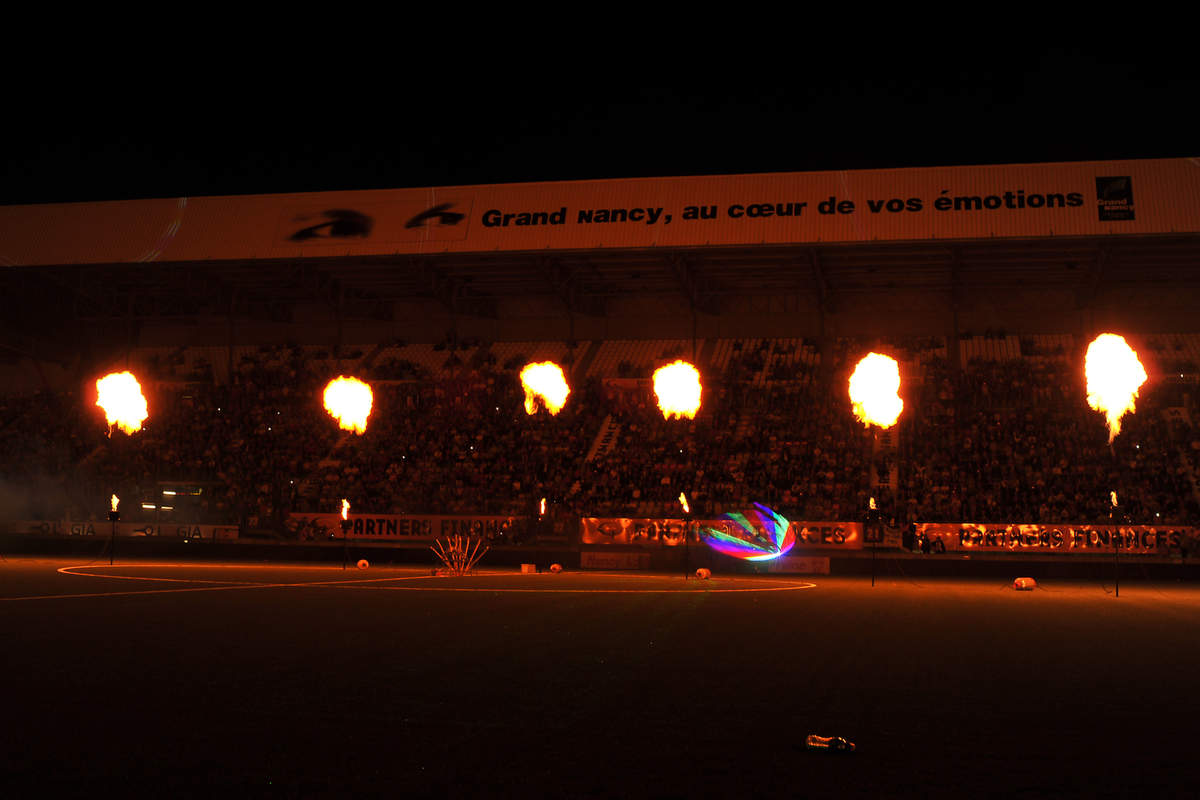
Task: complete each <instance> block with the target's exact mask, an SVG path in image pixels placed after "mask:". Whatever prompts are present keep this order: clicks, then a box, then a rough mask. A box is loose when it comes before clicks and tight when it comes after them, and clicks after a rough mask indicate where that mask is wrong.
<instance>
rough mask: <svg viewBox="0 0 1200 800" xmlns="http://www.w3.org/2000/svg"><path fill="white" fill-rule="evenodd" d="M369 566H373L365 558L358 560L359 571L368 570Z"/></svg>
mask: <svg viewBox="0 0 1200 800" xmlns="http://www.w3.org/2000/svg"><path fill="white" fill-rule="evenodd" d="M369 566H371V564H370V562H368V561H367V560H366V559H365V558H360V559H359V560H358V568H359V569H366V568H367V567H369Z"/></svg>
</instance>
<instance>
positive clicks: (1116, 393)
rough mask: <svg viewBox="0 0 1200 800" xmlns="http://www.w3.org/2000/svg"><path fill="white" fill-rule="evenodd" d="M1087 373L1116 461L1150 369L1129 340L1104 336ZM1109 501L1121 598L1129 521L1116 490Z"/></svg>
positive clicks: (1093, 348) (1092, 349) (1086, 363)
mask: <svg viewBox="0 0 1200 800" xmlns="http://www.w3.org/2000/svg"><path fill="white" fill-rule="evenodd" d="M1083 371H1084V375H1085V376H1086V377H1087V401H1088V405H1089V406H1091V407H1092V408H1093V409H1095V410H1096V411H1099V412H1100V413H1101V414H1104V421H1105V424H1106V425H1107V426H1108V451H1109V453H1110V454H1111V455H1112V457H1113V459H1114V460H1115V459H1116V457H1117V454H1116V452H1115V451H1114V450H1113V440H1114V439H1116V438H1117V435H1118V434H1119V433H1120V432H1121V417H1123V416H1125V414H1126V413H1130V414H1132V413H1134V411H1135V410H1136V409H1135V408H1134V401H1136V400H1137V396H1138V390H1139V389H1141V387H1142V384H1144V383H1145V382H1146V368H1145V367H1143V366H1142V362H1141V360H1139V359H1138V355H1137V351H1135V350H1134V349H1133V348H1132V347H1130V346H1129V343H1128V342H1126V341H1125V337H1123V336H1118V335H1117V334H1115V333H1102V334H1100V335H1099V336H1097V337H1096V338H1095V339H1093V340H1092V343H1091V344H1090V345H1088V349H1087V353H1086V354H1085V355H1084V358H1083ZM1109 501H1110V502H1111V504H1112V509H1111V511H1110V512H1109V516H1110V517H1111V519H1112V522H1113V525H1114V528H1115V530H1114V531H1113V532H1112V533H1110V534H1109V538H1110V541H1111V542H1112V547H1113V585H1114V589H1115V591H1114V594H1115V596H1116V597H1120V596H1121V574H1120V556H1119V554H1120V550H1121V538H1122V535H1123V534H1122V533H1121V523H1122V522H1124V521H1125V520H1124V515H1123V514H1122V513H1120V511H1119V510H1118V509H1119V506H1118V505H1117V492H1116V490H1113V491H1110V492H1109Z"/></svg>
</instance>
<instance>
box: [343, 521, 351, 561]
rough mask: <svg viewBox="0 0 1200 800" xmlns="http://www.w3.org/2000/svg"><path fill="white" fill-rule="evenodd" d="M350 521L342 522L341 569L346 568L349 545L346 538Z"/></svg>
mask: <svg viewBox="0 0 1200 800" xmlns="http://www.w3.org/2000/svg"><path fill="white" fill-rule="evenodd" d="M350 525H351V523H350V520H348V519H344V520H342V569H345V568H346V561H347V559H348V557H349V545H348V544H347V537H348V536H349V535H350Z"/></svg>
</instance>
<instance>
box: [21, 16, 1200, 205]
mask: <svg viewBox="0 0 1200 800" xmlns="http://www.w3.org/2000/svg"><path fill="white" fill-rule="evenodd" d="M610 55H612V54H610ZM550 61H552V59H551V60H550ZM550 61H547V60H537V59H531V58H529V57H528V55H527V56H526V57H524V58H518V59H514V61H513V62H512V65H511V67H512V68H511V69H508V67H509V66H510V65H508V64H501V63H498V62H495V61H486V60H485V62H479V63H477V62H472V61H469V60H464V59H463V58H462V57H461V54H458V55H455V56H453V57H448V58H446V59H445V60H444V61H441V60H438V59H430V58H423V59H416V58H410V59H406V60H403V61H399V62H397V63H396V64H393V65H390V66H389V67H388V69H387V70H386V71H385V70H382V69H381V68H380V63H379V62H371V63H370V64H368V65H367V66H365V67H360V68H357V69H354V68H351V67H337V68H335V67H327V68H326V67H318V68H307V69H306V68H301V67H296V66H291V67H283V66H278V65H276V66H274V67H270V68H268V67H267V66H266V65H262V66H260V68H259V69H258V70H257V71H255V72H253V73H249V74H248V75H247V74H241V75H236V76H234V75H232V74H224V73H213V74H209V72H211V71H209V72H205V71H202V70H194V71H189V70H186V69H174V68H172V69H170V70H163V69H161V68H159V69H154V70H146V69H138V68H136V65H134V64H131V65H129V67H128V68H127V69H123V68H114V70H99V71H97V72H96V73H95V74H90V73H85V74H84V75H82V76H81V77H80V78H79V79H78V80H77V81H75V82H74V83H71V84H69V85H55V86H50V85H47V84H43V83H38V82H31V83H18V84H16V85H12V86H10V87H9V89H8V93H9V97H10V99H11V100H15V103H16V105H15V106H10V107H16V108H19V109H21V111H20V113H19V114H17V115H15V116H14V117H13V120H11V121H10V124H9V126H8V128H7V129H6V130H5V132H4V135H5V139H6V147H4V149H3V156H2V159H3V160H2V162H0V171H2V172H0V203H6V204H8V203H44V202H68V201H79V200H118V199H129V198H139V197H176V196H202V195H220V194H247V193H276V192H300V191H324V190H339V189H375V188H404V187H413V186H444V185H458V184H479V183H497V182H499V183H507V182H527V181H544V180H572V179H588V178H622V177H655V176H674V175H706V174H725V173H749V172H789V171H810V170H826V169H867V168H885V167H907V166H938V165H959V164H996V163H1022V162H1040V161H1080V160H1096V159H1116V158H1154V157H1179V156H1195V155H1200V152H1197V151H1198V150H1200V147H1197V146H1196V144H1195V141H1196V137H1195V134H1194V124H1193V122H1192V121H1191V117H1192V115H1193V112H1194V106H1195V100H1196V98H1197V97H1200V78H1198V76H1200V70H1198V69H1197V67H1196V66H1195V63H1194V60H1193V59H1192V58H1191V56H1190V54H1189V51H1188V50H1185V49H1183V48H1173V47H1171V46H1169V44H1165V45H1164V46H1162V47H1161V48H1157V49H1156V48H1151V50H1150V51H1149V54H1148V53H1147V51H1135V50H1131V49H1129V48H1128V47H1125V46H1120V45H1119V44H1112V43H1111V42H1110V41H1107V40H1106V41H1105V42H1103V43H1101V44H1100V45H1097V46H1091V47H1082V46H1076V45H1063V44H1061V43H1060V44H1057V45H1055V44H1051V45H1045V44H1040V45H1038V46H1030V47H1027V48H1024V49H1014V48H1011V47H1007V48H994V49H973V48H972V47H970V46H960V47H959V48H957V49H954V50H947V49H945V48H942V47H935V48H930V47H913V48H907V49H906V48H904V47H894V48H890V49H889V48H863V47H858V48H855V47H849V48H847V47H845V46H844V45H843V43H840V42H838V43H829V44H825V45H819V46H817V47H816V48H815V49H813V48H812V46H811V44H810V46H809V49H807V50H803V51H797V52H796V53H794V54H789V55H788V56H787V57H786V58H781V57H771V58H764V59H756V58H752V57H747V56H740V57H730V58H728V59H722V58H717V57H715V56H712V55H711V54H710V58H709V59H708V61H707V62H700V61H696V60H695V59H694V58H693V59H687V58H683V57H680V58H675V59H672V58H669V57H668V58H661V59H659V60H657V61H656V62H654V65H653V67H652V66H651V65H650V64H649V63H647V64H644V65H643V64H642V63H641V62H639V61H638V60H636V59H615V60H614V61H613V62H612V63H617V62H618V61H619V63H620V66H611V65H610V64H609V63H608V62H590V61H587V60H586V59H585V60H574V61H570V62H568V63H567V66H559V67H556V68H553V69H547V68H544V66H545V64H546V63H550ZM554 63H558V62H554ZM481 64H482V65H481ZM642 66H644V67H645V69H641V67H642ZM538 67H543V68H542V69H538ZM663 78H669V79H670V80H663ZM13 123H16V124H13Z"/></svg>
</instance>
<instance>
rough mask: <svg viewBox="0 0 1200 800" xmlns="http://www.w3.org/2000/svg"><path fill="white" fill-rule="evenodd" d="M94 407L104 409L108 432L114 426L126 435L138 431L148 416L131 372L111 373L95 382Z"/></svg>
mask: <svg viewBox="0 0 1200 800" xmlns="http://www.w3.org/2000/svg"><path fill="white" fill-rule="evenodd" d="M96 405H98V406H100V407H101V408H103V409H104V417H105V419H107V420H108V427H109V429H110V430H111V429H112V427H113V426H114V425H116V426H117V427H118V428H120V429H121V430H123V431H125V432H126V433H136V432H137V431H140V430H141V429H142V423H143V422H145V421H146V417H148V416H149V415H150V413H149V411H148V410H147V408H146V398H145V396H144V395H143V394H142V386H141V384H139V383H138V381H137V378H135V377H133V373H132V372H112V373H109V374H108V375H105V376H104V377H103V378H101V379H100V380H98V381H96Z"/></svg>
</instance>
